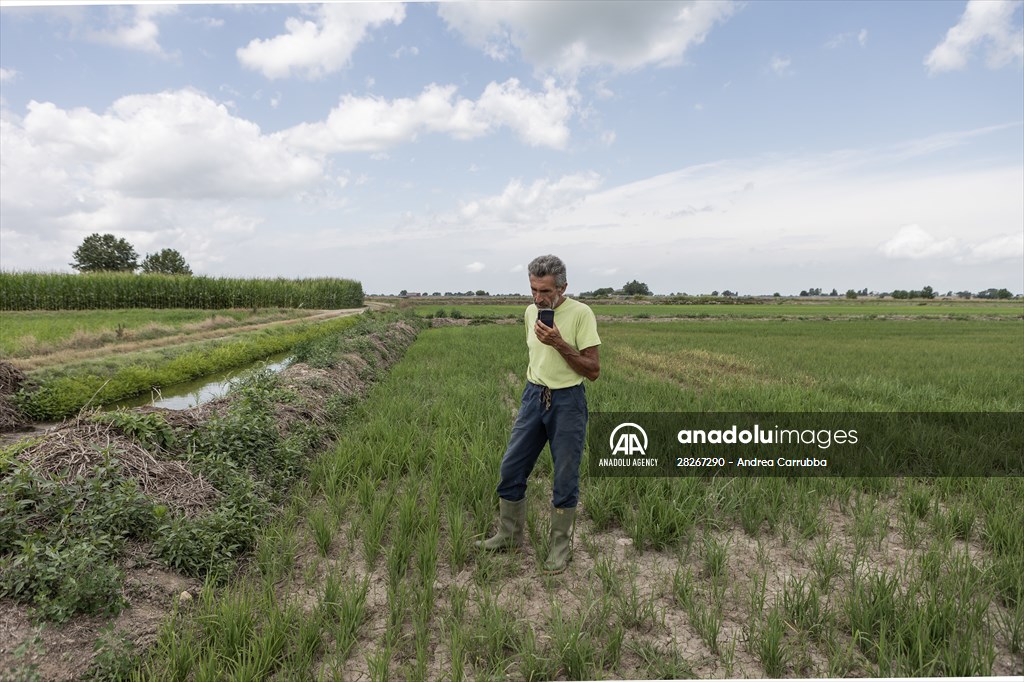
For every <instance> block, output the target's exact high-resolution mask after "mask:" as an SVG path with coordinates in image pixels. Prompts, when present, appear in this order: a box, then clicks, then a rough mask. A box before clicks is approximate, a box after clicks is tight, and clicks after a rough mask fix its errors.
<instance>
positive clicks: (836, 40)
mask: <svg viewBox="0 0 1024 682" xmlns="http://www.w3.org/2000/svg"><path fill="white" fill-rule="evenodd" d="M854 40H855V41H857V44H858V45H860V46H861V47H864V46H865V45H867V44H868V30H867V29H866V28H862V29H861V30H859V31H847V32H846V33H840V34H838V35H834V36H832V37H831V38H829V39H828V41H826V42H825V47H827V48H829V49H832V50H834V49H836V48H839V47H842V46H843V45H845V44H847V43H848V42H852V41H854Z"/></svg>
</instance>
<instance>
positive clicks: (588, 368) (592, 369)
mask: <svg viewBox="0 0 1024 682" xmlns="http://www.w3.org/2000/svg"><path fill="white" fill-rule="evenodd" d="M533 333H534V334H536V335H537V339H538V340H539V341H540V342H541V343H543V344H545V345H547V346H551V347H552V348H554V349H555V350H557V351H558V353H559V355H561V356H562V357H563V358H565V361H566V362H567V363H568V364H569V366H570V367H572V368H573V370H574V371H575V372H576V373H577V374H579V375H580V376H583V377H586V378H587V379H590V380H591V381H597V377H598V376H600V374H601V359H600V356H599V355H598V350H597V349H598V347H597V346H591V347H590V348H584V349H583V350H581V351H580V350H576V349H575V348H573V347H572V346H570V345H569V344H568V343H566V341H565V339H563V338H562V334H561V332H559V331H558V326H557V325H556V326H554V327H548V326H547V325H544V324H541V323H540V321H538V322H536V323H534V325H533Z"/></svg>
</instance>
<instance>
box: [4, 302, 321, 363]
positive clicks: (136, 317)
mask: <svg viewBox="0 0 1024 682" xmlns="http://www.w3.org/2000/svg"><path fill="white" fill-rule="evenodd" d="M308 314H310V313H309V311H300V310H285V309H281V308H277V309H271V310H259V311H257V312H253V311H252V310H239V309H234V310H197V309H167V310H155V309H150V308H134V309H125V310H62V311H42V310H32V311H0V357H27V356H29V355H33V354H35V353H38V352H40V351H41V350H47V349H51V350H57V349H61V348H72V349H77V348H83V347H89V348H91V347H96V346H99V345H106V344H109V343H114V342H117V341H120V340H143V339H148V338H157V337H158V336H166V335H168V334H171V333H180V332H181V331H182V328H183V327H185V326H186V325H194V326H196V327H199V326H200V323H205V324H203V325H202V328H210V329H219V328H225V327H230V326H236V325H239V324H254V323H259V322H266V321H270V320H280V319H288V318H292V317H304V316H306V315H308Z"/></svg>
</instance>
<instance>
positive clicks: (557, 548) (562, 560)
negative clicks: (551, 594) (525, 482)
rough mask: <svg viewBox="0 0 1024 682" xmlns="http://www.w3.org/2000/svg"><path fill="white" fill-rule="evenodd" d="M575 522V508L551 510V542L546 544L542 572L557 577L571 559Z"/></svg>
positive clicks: (553, 508) (554, 508) (555, 508)
mask: <svg viewBox="0 0 1024 682" xmlns="http://www.w3.org/2000/svg"><path fill="white" fill-rule="evenodd" d="M575 522H576V508H575V507H573V508H570V509H558V508H557V507H552V508H551V541H550V542H549V543H548V558H547V560H546V561H545V562H544V572H545V573H547V574H548V575H557V574H559V573H561V572H562V571H564V570H565V566H566V564H568V563H569V560H570V559H571V558H572V532H573V528H574V524H575Z"/></svg>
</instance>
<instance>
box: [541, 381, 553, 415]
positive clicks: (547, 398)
mask: <svg viewBox="0 0 1024 682" xmlns="http://www.w3.org/2000/svg"><path fill="white" fill-rule="evenodd" d="M540 399H541V402H543V403H544V410H545V411H547V410H550V409H551V389H550V388H548V387H547V386H545V387H544V389H543V390H542V391H541V392H540Z"/></svg>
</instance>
